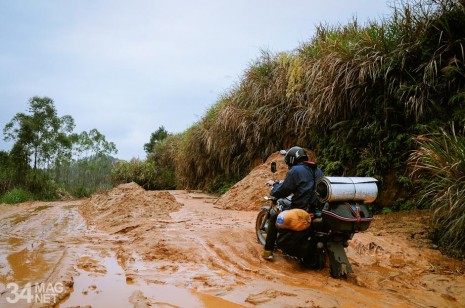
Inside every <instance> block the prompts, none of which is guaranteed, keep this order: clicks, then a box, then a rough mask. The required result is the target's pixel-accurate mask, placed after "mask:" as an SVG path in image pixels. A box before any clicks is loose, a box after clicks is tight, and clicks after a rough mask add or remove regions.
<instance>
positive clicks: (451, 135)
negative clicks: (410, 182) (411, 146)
mask: <svg viewBox="0 0 465 308" xmlns="http://www.w3.org/2000/svg"><path fill="white" fill-rule="evenodd" d="M416 142H417V143H418V148H417V149H416V150H415V151H414V152H413V153H412V154H411V155H410V158H409V162H410V165H411V167H412V176H413V177H414V178H415V179H416V181H417V182H421V184H422V186H423V190H422V196H423V197H422V199H421V202H422V204H424V205H425V206H427V207H430V208H431V209H433V211H434V222H433V227H434V236H435V237H436V239H437V240H438V241H439V243H440V244H441V246H445V247H446V248H448V249H458V250H465V241H464V234H465V137H464V135H463V130H462V134H461V135H458V134H457V133H456V131H455V129H454V127H452V129H451V130H450V132H448V131H446V130H441V131H440V132H437V133H431V134H428V135H421V136H418V137H417V138H416Z"/></svg>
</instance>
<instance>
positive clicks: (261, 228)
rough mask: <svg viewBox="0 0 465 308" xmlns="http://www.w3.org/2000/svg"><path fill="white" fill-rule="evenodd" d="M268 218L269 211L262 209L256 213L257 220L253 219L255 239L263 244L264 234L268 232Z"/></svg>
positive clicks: (264, 241) (264, 240)
mask: <svg viewBox="0 0 465 308" xmlns="http://www.w3.org/2000/svg"><path fill="white" fill-rule="evenodd" d="M269 218H270V213H269V212H268V211H267V210H265V209H262V210H261V211H260V212H259V213H258V215H257V220H256V221H255V232H256V234H257V240H258V242H259V243H260V244H262V245H263V246H265V243H266V235H267V233H268V219H269Z"/></svg>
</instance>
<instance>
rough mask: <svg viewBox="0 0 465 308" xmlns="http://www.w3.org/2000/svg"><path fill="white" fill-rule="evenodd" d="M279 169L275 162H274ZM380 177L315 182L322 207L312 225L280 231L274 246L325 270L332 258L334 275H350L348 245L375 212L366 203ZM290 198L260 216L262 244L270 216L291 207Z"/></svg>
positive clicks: (265, 208)
mask: <svg viewBox="0 0 465 308" xmlns="http://www.w3.org/2000/svg"><path fill="white" fill-rule="evenodd" d="M271 172H272V173H273V174H274V173H275V172H276V163H275V162H272V163H271ZM376 182H377V180H376V179H374V178H370V177H323V178H322V179H320V180H319V181H318V182H317V183H316V193H317V196H318V199H319V201H320V204H321V205H322V206H321V208H319V209H317V210H316V211H315V212H314V213H310V217H311V223H310V227H308V228H307V229H305V230H303V231H293V230H279V231H278V237H277V240H276V244H275V247H276V248H278V249H280V250H281V251H282V252H283V253H284V254H286V255H288V256H291V257H294V258H297V259H298V260H299V262H300V263H301V264H302V265H303V266H304V267H306V268H311V269H317V270H318V269H322V268H324V267H325V266H326V261H327V260H329V265H330V275H331V276H332V277H333V278H341V277H344V278H345V277H347V275H348V274H349V273H352V272H353V269H352V266H351V264H350V262H349V259H348V258H347V255H346V252H345V248H347V247H348V246H349V241H350V240H352V238H353V237H354V235H355V234H356V233H358V232H362V231H365V230H367V229H368V227H369V226H370V223H371V221H372V220H373V215H372V214H371V213H370V211H369V209H368V207H367V204H368V203H371V202H373V201H374V200H375V199H376V197H377V193H378V189H377V184H376ZM290 198H291V197H288V198H282V199H276V198H272V197H265V200H266V201H267V202H268V204H267V205H265V206H263V207H262V208H261V210H260V212H259V213H258V215H257V219H256V224H255V231H256V235H257V239H258V241H259V243H260V244H262V245H263V246H264V245H265V241H266V235H267V230H268V227H269V224H270V221H269V220H270V217H271V216H272V215H273V214H276V213H280V212H282V210H283V209H286V208H288V205H289V204H290V202H291V199H290Z"/></svg>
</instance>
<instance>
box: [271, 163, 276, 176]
mask: <svg viewBox="0 0 465 308" xmlns="http://www.w3.org/2000/svg"><path fill="white" fill-rule="evenodd" d="M271 172H273V173H275V172H276V162H275V161H273V162H271Z"/></svg>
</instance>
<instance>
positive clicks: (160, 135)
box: [144, 126, 168, 154]
mask: <svg viewBox="0 0 465 308" xmlns="http://www.w3.org/2000/svg"><path fill="white" fill-rule="evenodd" d="M166 137H168V132H167V131H166V129H165V127H163V126H160V127H159V128H158V129H157V130H156V131H155V132H153V133H152V135H150V141H149V143H146V144H144V150H145V152H146V153H147V154H150V153H152V152H153V149H154V148H155V145H156V144H157V143H158V142H160V141H163V140H164V139H166Z"/></svg>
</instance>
